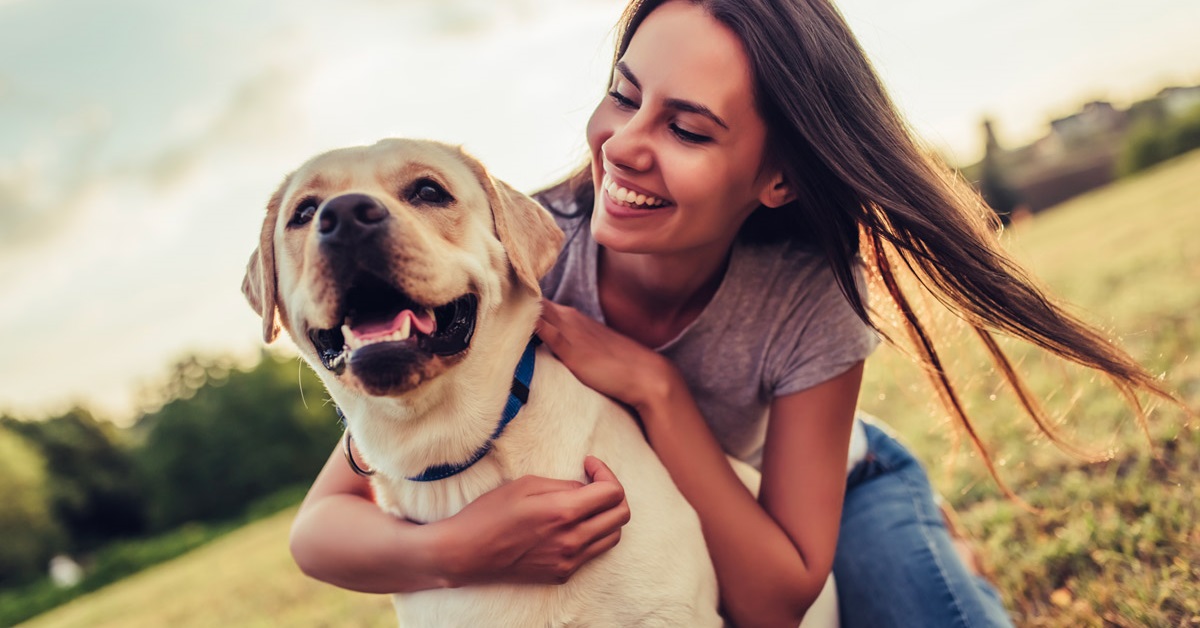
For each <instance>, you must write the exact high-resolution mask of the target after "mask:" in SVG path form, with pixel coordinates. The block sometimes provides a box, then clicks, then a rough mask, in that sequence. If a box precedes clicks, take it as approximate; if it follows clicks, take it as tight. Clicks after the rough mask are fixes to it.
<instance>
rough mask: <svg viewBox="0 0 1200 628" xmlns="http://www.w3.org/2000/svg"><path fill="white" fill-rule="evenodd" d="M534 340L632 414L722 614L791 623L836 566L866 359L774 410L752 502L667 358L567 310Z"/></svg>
mask: <svg viewBox="0 0 1200 628" xmlns="http://www.w3.org/2000/svg"><path fill="white" fill-rule="evenodd" d="M543 317H544V319H543V324H542V326H541V328H540V329H539V335H541V337H542V339H543V340H545V341H546V343H547V345H549V346H550V348H551V349H552V350H553V351H554V352H555V354H556V355H558V356H559V358H560V359H562V361H563V362H564V363H565V364H566V365H567V366H568V367H569V368H571V370H572V371H573V372H575V374H576V376H578V377H579V378H580V379H581V380H582V381H583V382H584V383H585V384H587V385H589V386H591V387H593V388H595V389H597V390H599V391H601V392H603V393H605V394H608V395H610V396H612V397H615V398H617V399H619V400H620V401H623V402H625V403H627V404H629V405H631V406H633V407H634V408H635V409H636V410H637V411H638V413H639V415H640V416H641V418H642V421H643V424H644V427H645V430H646V435H647V438H648V439H649V441H650V444H651V445H652V446H653V447H654V450H655V452H656V453H657V454H658V456H659V458H660V459H661V460H662V462H663V464H664V465H665V466H666V467H667V469H668V470H669V471H670V472H671V477H672V478H673V479H674V480H675V483H676V485H677V486H678V487H679V489H680V491H681V492H683V494H684V496H685V497H686V498H687V499H688V501H689V502H690V503H691V504H692V507H693V508H695V509H696V512H697V514H699V516H700V520H701V523H702V526H703V528H704V535H705V539H706V541H707V543H708V546H709V552H710V554H711V555H712V558H713V563H714V565H715V566H716V569H717V575H718V577H719V581H720V589H721V600H722V604H723V606H724V609H725V612H726V613H727V614H728V615H729V617H730V619H732V620H733V622H734V623H736V624H737V625H738V626H792V627H794V626H796V625H797V624H799V622H800V619H802V618H803V616H804V613H805V612H806V611H807V609H808V607H809V606H810V605H811V604H812V603H813V601H814V600H816V598H817V596H818V595H819V594H820V591H821V588H822V587H823V586H824V584H825V580H826V578H827V577H828V575H829V572H830V570H831V568H832V565H833V554H834V550H835V548H836V545H837V532H838V524H839V520H840V517H841V507H842V500H843V497H844V494H845V485H846V456H847V451H848V449H849V442H850V432H851V428H852V426H853V419H854V409H855V405H856V402H857V398H858V390H859V385H860V382H861V379H862V363H861V362H860V363H858V364H856V365H854V366H853V367H852V368H851V369H850V370H848V371H847V372H845V373H843V374H841V375H839V376H837V377H835V378H833V379H832V380H829V381H827V382H825V383H823V384H820V385H818V386H815V387H813V388H811V389H809V390H806V391H803V392H799V393H796V394H793V395H788V396H785V397H781V398H778V399H776V400H775V402H774V403H773V404H772V406H771V413H770V419H769V424H768V433H767V442H766V448H765V451H764V457H763V481H762V488H761V492H760V497H759V500H758V502H756V501H755V500H754V498H753V497H752V496H751V495H750V493H749V492H748V491H747V490H746V489H745V487H744V486H743V485H742V483H741V482H740V481H739V480H738V479H737V476H736V475H735V474H734V473H733V471H732V469H731V468H730V466H729V464H728V463H727V462H726V460H725V454H724V452H723V451H722V450H721V447H720V445H719V444H718V443H717V441H716V439H715V438H714V437H713V435H712V432H711V431H710V430H709V429H708V425H707V424H706V423H705V422H704V419H703V417H702V416H701V414H700V411H699V409H698V408H697V407H696V403H695V401H694V400H693V399H692V397H691V394H690V392H689V391H688V390H687V386H686V384H685V383H684V382H683V379H682V377H681V376H680V375H679V373H678V371H677V370H676V369H675V367H674V366H673V365H671V364H670V363H669V362H668V361H667V360H666V359H665V358H662V357H661V356H659V355H658V354H656V353H654V352H652V351H650V350H648V349H646V348H645V347H642V346H641V345H639V344H637V343H636V342H634V341H632V340H630V339H628V338H625V337H624V336H621V335H620V334H617V333H616V332H613V331H612V330H609V329H608V328H606V327H604V326H602V325H600V324H599V323H596V322H594V321H592V320H591V319H588V318H586V317H584V316H583V315H582V314H579V313H578V312H575V311H573V310H569V309H566V308H561V307H556V306H549V307H547V309H546V313H545V314H544V315H543Z"/></svg>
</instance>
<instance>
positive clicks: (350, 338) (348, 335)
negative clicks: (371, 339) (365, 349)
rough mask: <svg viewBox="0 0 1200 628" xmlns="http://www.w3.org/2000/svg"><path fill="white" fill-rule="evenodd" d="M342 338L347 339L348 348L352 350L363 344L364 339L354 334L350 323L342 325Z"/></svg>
mask: <svg viewBox="0 0 1200 628" xmlns="http://www.w3.org/2000/svg"><path fill="white" fill-rule="evenodd" d="M342 338H345V339H346V348H347V349H349V350H351V351H354V350H355V349H359V348H361V347H362V346H363V341H362V340H360V339H359V338H358V336H355V335H354V332H353V331H352V330H351V329H350V326H349V325H342Z"/></svg>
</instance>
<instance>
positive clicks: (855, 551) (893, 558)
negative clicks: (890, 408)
mask: <svg viewBox="0 0 1200 628" xmlns="http://www.w3.org/2000/svg"><path fill="white" fill-rule="evenodd" d="M866 429H867V457H866V459H864V460H863V461H861V462H859V463H858V464H857V465H855V467H854V468H853V469H851V471H850V474H849V475H848V476H847V479H846V502H845V505H844V506H843V510H842V523H841V528H840V532H839V534H838V546H837V554H836V556H835V557H834V561H833V573H834V575H835V576H836V577H837V588H838V611H839V613H840V615H841V620H842V626H844V627H846V628H859V627H867V626H870V627H872V628H882V627H886V626H897V627H902V628H925V627H930V628H933V627H941V626H961V627H964V628H965V627H975V626H1012V621H1011V620H1010V619H1009V617H1008V614H1007V612H1006V611H1005V610H1004V605H1003V603H1001V601H1000V596H999V594H997V592H996V590H995V588H993V587H992V586H991V585H990V584H989V583H988V582H987V581H986V580H984V579H983V578H981V577H978V576H975V575H973V574H972V573H971V572H970V571H969V570H968V569H967V566H966V565H965V564H963V562H962V560H961V559H960V558H959V557H958V554H957V553H956V552H955V550H954V546H953V544H952V542H951V539H950V534H949V532H948V531H947V530H946V526H945V524H944V523H943V521H942V516H941V512H940V511H939V510H938V506H937V504H936V503H935V502H934V497H933V489H932V488H931V486H930V484H929V478H928V477H927V476H926V475H925V470H924V469H922V468H921V464H920V463H919V462H918V461H917V460H916V459H915V458H913V456H912V454H910V453H909V452H908V450H907V449H905V448H904V446H903V445H901V444H900V443H898V442H896V440H895V439H893V438H892V437H890V436H888V435H887V434H886V433H885V432H884V431H883V430H881V429H879V427H877V426H875V425H872V424H870V423H867V424H866Z"/></svg>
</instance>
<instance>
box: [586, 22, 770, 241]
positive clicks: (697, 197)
mask: <svg viewBox="0 0 1200 628" xmlns="http://www.w3.org/2000/svg"><path fill="white" fill-rule="evenodd" d="M753 94H754V82H753V78H752V77H751V75H750V62H749V60H748V59H747V57H746V53H745V51H744V50H743V48H742V43H741V41H740V40H739V39H738V37H737V36H736V35H735V34H734V33H733V32H732V31H730V30H729V29H728V28H726V27H725V26H724V25H722V24H721V23H719V22H717V21H716V20H714V19H713V18H712V17H710V16H709V15H708V13H707V12H705V10H704V9H702V8H700V7H698V6H695V5H692V4H690V3H687V2H683V1H681V0H672V1H670V2H667V3H665V4H663V5H662V6H660V7H658V8H657V9H655V10H654V11H653V12H651V13H650V15H648V16H647V17H646V19H645V20H644V21H643V22H642V24H641V26H640V27H639V28H638V30H637V32H636V33H634V35H633V39H632V40H631V41H630V43H629V48H628V49H627V50H626V51H625V54H624V55H623V56H622V57H621V59H620V60H619V61H618V62H617V66H616V69H615V70H614V72H613V83H612V85H611V86H610V89H609V96H608V97H607V98H605V99H604V100H603V101H602V102H601V103H600V105H599V106H598V107H596V111H595V113H593V114H592V118H591V120H590V121H589V122H588V131H587V135H588V146H589V148H590V149H591V151H592V175H593V177H594V180H595V185H596V205H595V211H594V212H593V214H592V233H593V235H594V237H595V239H596V241H597V242H599V243H600V244H601V245H603V246H605V247H608V248H610V249H612V250H616V251H623V252H630V253H651V254H664V253H666V254H670V253H689V254H695V253H700V254H704V253H708V254H711V255H724V254H725V252H726V251H727V249H728V247H729V246H730V244H731V243H732V242H733V238H734V236H735V235H736V233H737V230H738V229H739V228H740V227H741V225H742V223H743V222H744V221H745V220H746V218H747V217H748V216H749V215H750V213H751V212H753V211H754V210H755V209H757V208H758V207H759V205H760V204H766V205H771V206H777V205H779V204H782V202H784V201H785V200H787V199H786V198H785V196H786V193H787V192H786V186H784V185H783V183H782V178H781V177H780V176H779V175H778V172H773V171H769V170H767V169H764V168H763V167H762V164H763V155H764V146H765V142H766V133H767V129H766V125H765V123H764V122H763V120H762V118H761V117H760V116H759V114H758V112H757V110H756V109H755V107H754V99H753Z"/></svg>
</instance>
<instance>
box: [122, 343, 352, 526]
mask: <svg viewBox="0 0 1200 628" xmlns="http://www.w3.org/2000/svg"><path fill="white" fill-rule="evenodd" d="M168 388H169V390H170V391H171V395H170V396H172V397H173V398H172V399H171V400H170V401H168V402H167V403H165V404H164V405H163V406H162V408H161V409H159V410H158V411H156V412H153V413H151V414H149V415H147V416H145V417H143V419H142V420H141V422H140V423H139V425H138V430H139V431H143V432H144V433H145V442H144V443H143V445H142V446H141V448H140V449H139V451H138V454H137V457H138V463H139V467H140V469H141V472H142V477H143V483H144V485H145V486H146V488H147V490H148V494H149V504H150V509H149V510H150V519H151V523H152V526H153V528H154V529H159V530H161V529H165V528H169V527H173V526H176V525H179V524H181V523H184V522H187V521H198V520H208V521H211V520H216V519H221V518H226V517H230V516H232V515H235V514H237V513H239V512H241V511H242V509H243V508H245V507H246V505H247V504H248V503H250V502H251V501H253V500H254V499H256V498H258V497H261V496H264V495H267V494H269V493H271V492H273V491H275V490H278V489H279V488H281V487H284V486H288V485H291V484H294V483H297V482H306V481H311V480H312V478H313V477H315V475H316V473H317V471H318V470H319V469H320V467H321V465H322V463H323V462H324V461H325V459H326V458H327V457H328V456H329V452H330V449H331V448H332V446H333V444H334V443H336V442H337V438H338V436H339V434H340V427H339V426H338V423H337V418H336V415H335V414H334V411H333V409H332V407H331V406H329V405H327V404H325V403H324V402H323V399H324V398H325V391H324V388H323V387H322V385H321V383H320V381H319V380H318V379H317V378H316V376H315V375H314V374H313V373H312V372H311V370H309V369H308V367H307V366H303V365H300V364H298V363H297V361H295V360H281V359H278V358H275V357H273V356H271V355H270V354H264V355H263V359H262V361H261V362H260V363H259V365H258V366H256V367H255V368H253V369H250V370H245V371H239V370H229V369H228V367H227V366H226V365H224V364H222V363H220V362H217V361H212V360H209V361H205V360H202V359H199V358H189V359H187V360H184V361H182V362H180V363H179V364H178V365H177V366H176V368H175V370H174V375H173V377H172V378H171V384H170V385H169V387H168ZM301 390H303V391H304V392H305V393H307V395H308V401H307V403H306V401H305V399H304V398H303V397H302V395H301Z"/></svg>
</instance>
